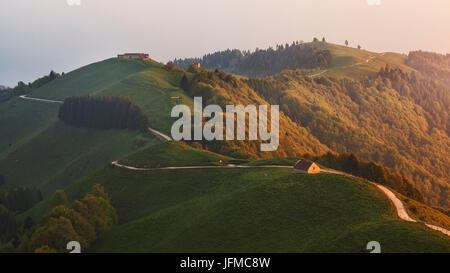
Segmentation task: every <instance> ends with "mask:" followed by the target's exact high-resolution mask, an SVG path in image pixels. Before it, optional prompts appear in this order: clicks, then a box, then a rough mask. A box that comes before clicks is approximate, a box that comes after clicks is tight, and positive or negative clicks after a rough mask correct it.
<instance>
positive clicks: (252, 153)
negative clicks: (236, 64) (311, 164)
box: [180, 70, 329, 158]
mask: <svg viewBox="0 0 450 273" xmlns="http://www.w3.org/2000/svg"><path fill="white" fill-rule="evenodd" d="M180 85H181V86H183V88H184V89H185V90H186V92H187V93H188V94H189V95H190V96H192V97H194V96H201V97H202V98H203V103H204V105H210V104H218V105H220V106H221V107H222V109H225V105H227V104H232V105H238V104H242V105H248V104H253V105H267V102H266V101H264V100H263V99H262V98H261V97H260V96H259V95H258V94H257V93H256V92H255V91H254V90H252V89H251V88H249V87H248V85H247V84H246V83H244V82H243V81H241V80H239V79H237V78H236V77H235V76H233V75H231V74H228V73H225V72H223V71H218V70H217V71H206V70H199V71H198V73H196V74H195V76H194V77H193V78H192V79H191V80H190V81H189V80H188V79H187V77H184V76H183V77H182V79H181V82H180ZM279 124H280V125H279V128H280V136H279V141H280V145H279V147H278V149H277V150H276V151H274V152H261V151H260V141H247V140H246V141H238V140H234V141H194V142H193V143H191V144H192V145H194V146H195V147H198V148H203V149H207V150H211V151H214V152H218V153H221V154H224V155H229V156H232V157H235V158H268V157H286V156H300V155H301V154H304V153H313V154H321V153H325V152H327V151H329V149H328V148H327V147H326V146H325V145H323V144H321V143H320V142H319V141H318V140H317V139H316V138H315V137H314V136H312V135H311V134H310V133H308V132H307V131H306V130H305V129H304V128H301V127H300V126H298V125H297V124H295V123H294V122H292V120H291V119H290V118H288V117H286V116H285V115H284V114H283V113H280V120H279ZM247 125H248V120H247ZM246 135H248V126H247V127H246ZM298 139H303V141H301V142H299V141H297V140H298Z"/></svg>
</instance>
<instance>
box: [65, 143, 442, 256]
mask: <svg viewBox="0 0 450 273" xmlns="http://www.w3.org/2000/svg"><path fill="white" fill-rule="evenodd" d="M159 145H161V144H158V145H156V146H152V147H150V148H149V149H150V150H152V151H153V153H154V155H155V156H158V155H157V153H160V155H159V156H161V155H164V154H165V151H164V150H160V149H159V148H160V147H157V146H159ZM166 145H169V146H172V145H173V144H165V145H164V146H166ZM170 149H173V147H172V148H170ZM187 153H188V154H190V156H186V157H191V158H192V157H193V154H195V153H199V155H198V156H197V158H198V157H199V156H200V154H202V153H204V152H202V151H199V150H197V151H195V150H189V151H187ZM183 154H184V153H183V152H180V153H179V155H180V158H181V155H183ZM183 158H184V157H183ZM136 160H137V161H136V163H134V164H133V160H131V159H129V160H128V163H129V164H133V165H136V164H139V162H140V159H139V158H137V159H136ZM173 160H174V159H172V158H166V159H161V164H162V165H166V164H168V163H169V162H170V165H175V166H176V165H178V164H179V163H182V161H183V160H184V159H181V161H180V162H179V163H177V162H173ZM209 161H210V160H209V159H205V160H194V162H195V164H198V165H201V164H204V163H207V162H209ZM166 162H167V163H166ZM180 177H183V179H182V180H180V179H179V178H180ZM95 183H100V184H101V185H103V186H104V187H105V189H106V191H107V192H108V193H109V194H110V196H111V199H112V200H113V204H114V206H115V207H116V208H117V211H118V215H119V219H120V220H119V222H120V223H119V225H118V226H116V227H114V228H113V229H112V230H111V231H110V232H108V233H105V234H104V235H103V236H101V237H100V238H99V239H98V241H97V242H96V243H95V244H94V245H93V247H92V248H91V249H90V250H89V251H92V252H365V251H366V250H365V244H366V243H367V242H369V241H371V240H378V241H380V242H382V247H383V252H428V251H431V252H436V251H438V252H440V251H443V252H447V251H449V250H450V238H448V236H445V235H443V234H441V233H439V232H434V231H430V230H427V228H426V227H425V226H424V225H423V224H420V223H408V222H404V221H401V220H399V219H398V218H397V216H396V211H395V209H393V207H392V205H391V203H390V202H389V200H388V199H387V198H386V197H385V196H384V195H383V194H382V193H381V192H380V191H379V190H377V189H376V187H375V186H373V185H372V184H370V183H368V182H366V181H364V180H361V179H358V178H354V177H345V176H340V175H334V174H319V175H313V176H311V175H302V174H300V175H298V174H292V173H291V170H290V169H284V168H250V169H240V168H237V169H230V168H218V169H178V170H153V171H132V170H127V169H123V168H117V167H116V168H111V167H105V168H103V169H102V170H99V171H98V172H96V173H94V174H92V175H90V176H88V177H86V178H84V179H81V180H80V181H78V182H77V183H75V184H73V185H72V186H70V187H69V188H68V189H67V191H68V194H69V196H71V197H72V198H77V197H79V196H82V195H83V194H84V192H85V191H86V190H88V189H89V188H90V187H91V186H92V185H93V184H95ZM129 196H133V198H132V199H130V198H129ZM441 217H443V216H441ZM400 242H402V243H400Z"/></svg>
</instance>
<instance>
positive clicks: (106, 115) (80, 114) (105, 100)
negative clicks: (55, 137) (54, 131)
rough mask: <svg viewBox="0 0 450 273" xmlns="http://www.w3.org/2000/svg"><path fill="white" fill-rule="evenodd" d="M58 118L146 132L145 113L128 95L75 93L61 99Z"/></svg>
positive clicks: (77, 124)
mask: <svg viewBox="0 0 450 273" xmlns="http://www.w3.org/2000/svg"><path fill="white" fill-rule="evenodd" d="M59 118H60V119H61V120H63V121H64V122H67V123H69V124H72V125H75V126H80V127H89V128H100V129H130V130H141V131H146V130H147V128H148V125H149V119H148V117H147V115H146V114H145V113H144V112H143V111H142V110H141V108H140V107H139V106H138V105H137V104H136V103H134V102H132V101H131V100H130V99H129V98H126V97H119V96H89V95H87V96H75V97H69V98H66V99H65V100H64V103H63V105H62V106H61V108H60V110H59Z"/></svg>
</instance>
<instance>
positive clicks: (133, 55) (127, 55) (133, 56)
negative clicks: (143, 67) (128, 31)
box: [117, 53, 149, 60]
mask: <svg viewBox="0 0 450 273" xmlns="http://www.w3.org/2000/svg"><path fill="white" fill-rule="evenodd" d="M117 58H119V59H140V60H148V59H149V55H148V54H145V53H125V54H119V55H117Z"/></svg>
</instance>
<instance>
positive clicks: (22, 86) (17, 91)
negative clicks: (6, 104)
mask: <svg viewBox="0 0 450 273" xmlns="http://www.w3.org/2000/svg"><path fill="white" fill-rule="evenodd" d="M60 76H61V75H60V74H58V73H55V72H54V71H53V70H52V71H50V74H48V75H46V76H44V77H41V78H38V79H36V80H35V81H33V82H30V83H28V84H26V83H24V82H23V81H20V82H18V83H17V86H16V87H14V88H5V89H0V102H2V101H6V100H9V99H10V98H12V97H13V96H20V95H24V94H28V93H30V92H31V91H33V90H34V89H37V88H39V87H41V86H43V85H45V84H47V83H49V82H51V81H53V80H55V79H57V78H59V77H60Z"/></svg>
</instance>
